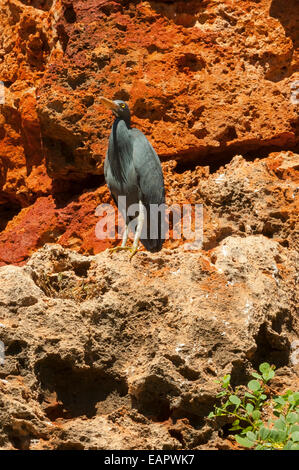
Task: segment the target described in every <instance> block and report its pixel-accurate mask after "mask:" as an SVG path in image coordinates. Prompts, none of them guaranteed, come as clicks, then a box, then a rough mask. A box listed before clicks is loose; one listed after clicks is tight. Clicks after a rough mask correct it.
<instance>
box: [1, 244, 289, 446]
mask: <svg viewBox="0 0 299 470" xmlns="http://www.w3.org/2000/svg"><path fill="white" fill-rule="evenodd" d="M297 263H298V259H297V254H296V252H295V251H289V250H288V249H286V248H285V247H282V246H281V245H280V244H279V243H278V242H275V241H273V240H269V239H268V238H266V237H264V236H262V235H258V236H255V235H249V236H247V237H243V238H241V237H237V236H231V237H227V238H226V239H225V240H223V242H221V243H220V245H219V246H218V247H217V248H215V249H213V250H210V251H209V252H204V251H198V252H187V251H184V250H183V249H176V250H167V249H163V250H162V251H161V253H159V254H156V255H151V254H148V253H142V252H141V253H138V254H137V255H136V257H135V258H134V260H133V261H132V262H131V263H129V261H128V255H127V253H121V254H111V253H110V252H108V251H105V252H103V253H101V254H98V255H96V256H88V257H87V256H83V255H79V254H76V253H75V252H72V251H70V250H66V249H63V248H62V247H61V246H59V245H51V244H48V245H45V247H44V248H43V249H41V250H39V251H37V252H36V253H35V254H34V255H33V256H32V257H31V259H30V261H29V262H28V263H27V265H26V266H24V267H16V266H7V267H6V266H4V267H2V268H0V285H1V288H0V323H1V325H0V334H1V336H0V337H1V340H2V341H3V342H4V345H5V360H4V364H3V365H2V367H1V380H0V386H1V404H2V406H1V412H0V416H1V418H0V419H1V429H2V431H1V438H0V439H1V440H0V442H1V447H2V448H4V449H9V448H15V447H16V448H20V449H35V448H43V449H115V448H118V449H132V448H134V449H142V448H144V449H182V448H190V449H196V448H219V447H220V448H221V446H225V441H224V440H223V439H221V438H220V437H219V435H220V436H221V429H220V430H219V429H217V427H215V425H212V423H211V422H210V421H209V420H208V419H207V415H208V413H209V411H211V409H212V407H213V404H214V403H216V394H217V391H218V387H217V384H216V383H215V378H216V377H219V376H222V375H223V374H224V373H231V374H232V381H233V383H234V384H241V383H244V382H245V381H246V379H248V377H249V373H250V371H252V369H253V368H255V367H256V366H257V365H258V364H259V363H260V362H262V361H265V360H267V361H269V362H271V363H273V364H275V365H276V366H277V373H278V375H280V376H281V380H280V386H281V387H282V385H283V383H284V381H287V382H288V380H290V377H291V378H292V380H294V377H296V373H298V361H297V360H296V355H295V354H294V351H296V344H297V343H298V341H296V338H298V319H297V318H296V314H295V307H296V298H295V278H296V269H298V264H297ZM226 445H227V444H226Z"/></svg>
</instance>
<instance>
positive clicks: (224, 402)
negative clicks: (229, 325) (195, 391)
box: [208, 362, 299, 450]
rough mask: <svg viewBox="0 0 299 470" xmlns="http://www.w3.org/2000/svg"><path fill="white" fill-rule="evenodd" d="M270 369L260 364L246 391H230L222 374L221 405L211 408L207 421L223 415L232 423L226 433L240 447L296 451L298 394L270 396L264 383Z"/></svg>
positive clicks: (271, 373) (270, 375) (298, 445)
mask: <svg viewBox="0 0 299 470" xmlns="http://www.w3.org/2000/svg"><path fill="white" fill-rule="evenodd" d="M274 369H275V368H274V366H270V365H269V364H268V363H267V362H264V363H263V364H261V365H260V366H259V371H260V373H257V372H253V373H252V374H251V375H252V380H250V381H249V382H248V384H247V387H246V388H244V387H243V386H239V387H235V389H233V387H232V386H231V383H230V380H231V376H230V375H229V374H227V375H225V376H224V377H223V378H222V379H221V380H219V381H218V383H220V384H221V388H222V390H221V392H220V393H218V395H217V397H218V398H221V405H220V406H215V407H214V411H213V412H211V413H210V414H209V416H208V418H210V419H212V418H216V417H217V416H227V417H228V418H229V419H230V420H231V421H232V426H231V428H230V431H232V432H233V433H234V435H233V437H234V439H235V440H236V441H237V443H238V444H239V445H241V446H242V447H246V448H250V449H255V450H264V449H280V450H299V392H292V391H291V390H288V391H287V392H286V393H285V394H284V395H279V396H273V392H272V390H271V389H270V387H269V386H268V382H269V381H270V380H271V379H272V378H273V377H274V375H275V371H274ZM267 416H270V418H268V419H267Z"/></svg>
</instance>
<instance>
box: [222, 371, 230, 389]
mask: <svg viewBox="0 0 299 470" xmlns="http://www.w3.org/2000/svg"><path fill="white" fill-rule="evenodd" d="M229 383H230V374H226V375H225V376H224V377H223V379H222V387H223V388H227V387H228V386H229Z"/></svg>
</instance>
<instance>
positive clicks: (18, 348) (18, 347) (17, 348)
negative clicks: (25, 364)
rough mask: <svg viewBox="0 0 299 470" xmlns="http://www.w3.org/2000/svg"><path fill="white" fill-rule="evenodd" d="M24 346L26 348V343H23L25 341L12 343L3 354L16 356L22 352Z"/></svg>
mask: <svg viewBox="0 0 299 470" xmlns="http://www.w3.org/2000/svg"><path fill="white" fill-rule="evenodd" d="M26 346H27V343H25V341H21V340H15V341H12V342H11V343H10V344H9V346H8V347H7V349H6V351H5V354H6V355H7V356H17V355H18V354H20V353H21V352H22V351H23V349H24V348H25V347H26Z"/></svg>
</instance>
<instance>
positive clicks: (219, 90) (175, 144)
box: [0, 0, 299, 265]
mask: <svg viewBox="0 0 299 470" xmlns="http://www.w3.org/2000/svg"><path fill="white" fill-rule="evenodd" d="M0 20H1V26H2V29H1V33H0V80H2V81H3V82H4V86H5V104H3V105H1V104H0V216H1V217H0V219H1V222H0V230H3V231H4V232H3V234H2V236H1V240H0V243H1V246H2V247H3V250H2V253H1V254H0V263H1V264H9V263H14V264H19V265H20V264H22V263H24V262H25V261H26V260H27V259H28V257H29V256H30V254H31V252H32V251H34V250H36V249H37V248H39V247H41V246H42V244H43V242H44V241H54V242H59V243H62V244H63V245H64V246H67V247H73V248H75V249H76V250H79V251H81V252H82V253H85V254H94V253H98V252H99V251H101V250H102V249H103V248H106V247H107V246H110V245H111V242H107V243H99V242H98V241H97V240H96V239H95V238H94V237H92V235H90V236H89V237H88V239H89V240H88V243H85V234H86V230H87V229H88V230H89V228H90V227H91V226H92V225H94V221H95V217H94V213H92V212H94V211H95V208H96V207H97V205H98V204H99V203H101V202H106V201H107V199H108V194H107V192H106V191H105V190H103V191H102V192H100V193H99V192H97V188H99V187H100V186H101V185H102V184H103V178H102V176H101V175H102V172H103V159H104V155H105V151H106V147H107V138H108V133H109V129H110V127H111V122H112V118H111V115H110V114H109V113H108V112H106V111H105V109H103V107H102V106H101V105H100V104H99V102H98V96H99V95H102V94H104V95H106V96H108V97H111V98H122V99H125V100H128V101H129V105H130V107H131V110H132V113H133V123H134V125H136V126H137V127H138V128H140V129H141V130H142V131H143V132H145V134H146V135H147V136H148V137H149V138H150V140H151V142H152V143H153V145H154V147H155V148H156V150H157V152H158V154H159V156H160V158H161V159H163V160H165V162H166V163H165V168H166V169H167V168H168V167H169V165H170V167H169V168H170V169H172V168H173V163H172V160H176V161H177V162H178V165H179V166H180V171H182V169H187V168H186V165H188V164H189V162H190V163H191V162H192V165H196V164H200V165H202V166H207V165H211V166H212V168H213V169H214V170H215V169H217V168H218V167H219V166H220V164H222V163H225V162H229V161H230V160H231V158H232V157H233V156H234V155H235V154H242V155H243V156H244V157H248V158H251V159H252V158H258V157H261V156H264V157H266V156H268V155H269V153H270V152H273V151H277V152H279V151H281V150H292V151H295V147H296V145H298V114H297V112H296V111H297V108H298V78H299V75H298V27H297V26H296V25H297V23H298V8H297V2H296V0H290V1H288V2H287V4H286V3H285V2H284V1H283V0H261V1H251V0H237V1H233V2H232V1H231V0H217V1H216V0H204V1H199V0H193V1H185V2H182V1H141V2H140V1H138V2H137V1H133V0H131V1H129V0H126V1H123V0H85V1H76V2H74V1H71V0H34V1H29V0H28V1H24V0H23V1H19V0H9V1H8V0H0ZM195 177H196V176H195ZM254 184H256V182H255V183H254ZM181 189H182V190H184V189H185V188H184V186H182V188H181ZM84 191H89V195H88V196H84V195H82V194H83V192H84ZM86 198H87V199H88V206H89V210H86V208H85V207H84V206H85V204H86ZM29 207H30V209H29V210H28V208H29ZM61 209H62V210H61ZM66 214H67V216H66ZM16 215H18V216H17V217H16ZM214 216H215V213H214ZM66 217H67V222H66ZM216 223H219V224H220V225H221V220H219V221H217V222H216ZM7 224H8V226H7V227H6V225H7ZM31 224H33V225H34V226H36V227H37V230H36V236H32V235H30V236H29V235H28V236H27V235H25V236H22V242H21V243H20V242H19V241H18V243H17V244H18V245H20V244H21V245H22V247H21V248H17V249H15V247H13V249H12V243H13V242H12V238H13V237H14V236H16V237H17V239H18V237H20V234H22V233H23V231H25V234H26V231H27V228H26V227H28V226H29V225H31ZM223 230H224V231H225V230H226V228H225V227H224V228H223ZM268 230H270V231H271V230H273V229H272V228H269V229H268ZM60 237H62V238H61V239H60Z"/></svg>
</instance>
